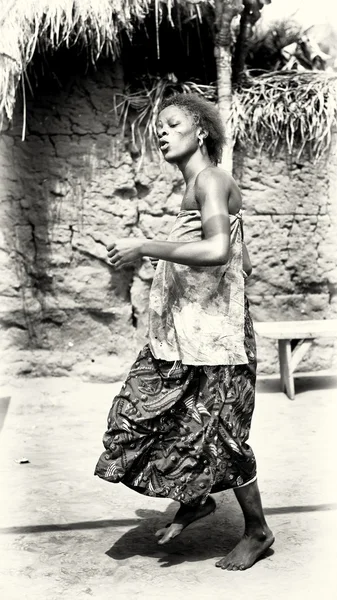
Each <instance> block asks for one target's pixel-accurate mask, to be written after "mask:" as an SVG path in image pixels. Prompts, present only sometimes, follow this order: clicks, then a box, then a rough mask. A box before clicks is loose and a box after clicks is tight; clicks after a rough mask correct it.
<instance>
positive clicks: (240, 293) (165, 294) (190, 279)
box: [149, 209, 248, 366]
mask: <svg viewBox="0 0 337 600" xmlns="http://www.w3.org/2000/svg"><path fill="white" fill-rule="evenodd" d="M230 223H231V241H230V257H229V260H228V262H227V263H226V264H224V265H220V266H210V267H190V266H187V265H180V264H177V263H174V262H169V261H164V260H159V261H158V265H157V268H156V271H155V275H154V279H153V283H152V287H151V292H150V302H149V344H150V348H151V351H152V353H153V355H154V356H155V357H156V358H162V359H164V360H167V361H178V360H179V361H181V362H182V363H183V364H186V365H199V366H201V365H240V364H245V363H247V362H248V359H247V355H246V352H245V349H244V273H243V269H242V241H243V240H242V214H241V211H240V212H239V213H237V214H236V215H230ZM201 239H203V231H202V223H201V213H200V210H197V209H195V210H181V211H180V212H179V214H178V216H177V218H176V221H175V223H174V225H173V228H172V230H171V233H170V235H169V237H168V240H169V241H172V242H195V241H200V240H201Z"/></svg>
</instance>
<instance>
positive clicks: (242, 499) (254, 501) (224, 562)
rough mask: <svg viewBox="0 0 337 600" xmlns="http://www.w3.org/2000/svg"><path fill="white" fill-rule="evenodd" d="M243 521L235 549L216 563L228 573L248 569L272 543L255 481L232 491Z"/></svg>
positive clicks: (270, 532) (271, 536)
mask: <svg viewBox="0 0 337 600" xmlns="http://www.w3.org/2000/svg"><path fill="white" fill-rule="evenodd" d="M234 492H235V495H236V497H237V500H238V502H239V504H240V506H241V509H242V512H243V516H244V519H245V532H244V534H243V537H242V539H241V540H240V542H239V543H238V544H237V546H235V548H234V549H233V550H232V552H230V553H229V554H228V556H225V557H224V558H222V559H221V560H219V561H218V562H217V563H216V566H217V567H221V569H227V570H228V571H238V570H240V571H243V570H245V569H249V567H251V566H252V565H253V564H254V563H255V562H256V561H257V560H258V558H260V557H261V556H262V554H264V553H265V552H266V550H268V548H269V547H270V546H271V545H272V543H273V542H274V536H273V533H272V531H271V530H270V529H269V527H268V525H267V523H266V520H265V517H264V514H263V509H262V504H261V496H260V492H259V488H258V485H257V481H254V482H253V483H250V484H249V485H246V486H243V487H240V488H236V489H235V490H234Z"/></svg>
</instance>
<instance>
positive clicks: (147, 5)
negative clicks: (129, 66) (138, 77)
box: [0, 0, 212, 125]
mask: <svg viewBox="0 0 337 600" xmlns="http://www.w3.org/2000/svg"><path fill="white" fill-rule="evenodd" d="M208 4H212V0H189V2H188V1H187V0H0V125H1V122H2V120H3V117H4V116H5V115H6V116H7V118H8V119H11V117H12V113H13V107H14V102H15V95H16V89H17V86H18V83H19V81H20V78H21V75H22V73H23V72H25V71H26V68H27V66H28V64H29V63H30V61H31V60H32V57H33V55H34V52H35V50H36V48H37V46H38V47H39V48H40V49H42V50H43V49H48V48H52V49H57V48H58V47H59V46H60V45H62V44H67V45H72V44H76V43H79V42H80V43H82V44H85V45H86V46H89V47H90V54H91V57H92V60H93V62H94V61H95V60H97V58H98V57H99V56H100V54H101V52H102V51H104V52H105V53H108V54H109V55H111V56H112V57H113V58H114V57H115V56H116V55H118V53H119V51H120V37H119V36H120V33H121V31H126V32H127V33H129V34H131V33H132V30H133V27H134V26H135V24H137V23H138V24H139V23H141V22H143V21H144V19H145V17H146V16H147V15H148V14H149V12H150V11H151V10H153V11H154V13H155V18H156V22H157V24H158V23H159V21H160V19H161V18H162V14H163V10H165V14H166V15H167V18H168V19H169V20H171V15H172V8H173V7H178V8H181V9H182V10H184V11H187V12H188V13H191V15H199V16H200V10H201V7H202V6H203V5H204V6H205V5H208Z"/></svg>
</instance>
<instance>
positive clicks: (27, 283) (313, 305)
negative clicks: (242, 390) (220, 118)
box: [0, 69, 337, 380]
mask: <svg viewBox="0 0 337 600" xmlns="http://www.w3.org/2000/svg"><path fill="white" fill-rule="evenodd" d="M121 85H122V80H121V74H120V73H119V72H118V69H117V70H116V69H115V70H114V71H111V69H110V70H108V69H102V70H100V71H97V72H96V74H95V75H94V76H90V77H86V78H84V77H82V78H81V77H78V78H76V79H73V80H72V82H71V85H69V86H68V87H67V89H65V90H63V91H61V92H59V93H58V94H57V95H53V96H48V95H47V94H41V95H40V96H39V97H38V98H36V99H35V101H34V104H30V105H29V106H28V121H27V124H28V132H27V138H26V140H25V141H24V142H22V141H21V125H20V122H19V114H18V115H17V117H16V121H15V122H16V123H17V126H16V127H15V128H14V129H12V130H10V131H8V132H6V133H5V134H4V135H3V136H2V137H1V139H0V170H1V184H0V194H1V211H2V215H1V224H2V227H1V243H0V268H1V279H0V295H1V304H0V317H1V324H2V335H1V350H2V353H3V356H4V357H5V361H4V365H3V371H4V373H6V372H8V373H12V374H36V375H38V374H39V375H50V374H54V375H62V374H67V373H77V374H79V375H81V376H83V377H85V376H88V377H98V378H99V379H101V380H103V379H106V380H114V379H119V378H120V377H122V376H123V375H124V374H125V372H126V371H127V369H128V367H129V365H130V363H131V361H132V360H133V359H134V358H135V354H136V352H137V349H139V348H140V346H141V345H142V343H143V341H144V339H145V337H146V326H147V302H148V294H149V289H150V285H151V280H152V276H153V270H152V266H151V265H150V264H149V262H148V261H147V260H144V261H143V262H142V263H140V264H138V265H136V267H135V269H132V268H130V269H125V270H124V271H122V272H117V273H116V272H114V270H113V269H112V267H111V266H110V265H108V263H107V261H106V250H105V246H106V244H107V243H108V242H109V241H110V240H111V239H113V238H114V236H116V235H118V236H123V237H126V236H128V235H145V236H147V237H153V236H156V237H158V238H159V239H160V238H162V239H165V237H166V235H167V233H168V231H169V229H170V226H171V224H172V222H173V220H174V215H175V214H176V212H177V211H178V209H179V205H180V201H181V192H182V189H183V188H182V181H181V179H180V176H179V174H178V173H177V171H175V170H174V169H173V168H171V167H169V166H167V165H164V166H160V165H159V164H158V163H156V162H155V161H150V160H147V161H146V162H144V163H143V165H142V166H141V168H139V164H138V161H137V159H135V158H134V157H133V155H132V153H131V150H132V149H131V147H129V144H128V143H127V142H126V143H125V144H124V143H123V144H121V143H120V142H119V141H118V137H117V133H118V128H117V124H116V122H115V117H114V111H113V110H112V107H113V103H112V96H113V92H114V90H116V88H119V87H120V86H121ZM336 162H337V160H336V153H335V152H333V153H332V154H331V156H330V159H329V161H328V162H327V161H322V163H321V164H320V165H318V166H316V167H314V166H313V165H312V164H310V163H309V162H302V163H301V164H297V165H294V166H293V167H292V168H291V169H289V168H288V166H287V165H286V161H285V160H284V159H282V158H280V157H277V158H275V159H273V160H271V159H270V158H268V157H267V156H266V155H262V156H260V157H257V156H246V157H245V158H243V157H242V156H241V155H239V154H237V155H236V165H235V174H236V177H237V179H238V182H239V184H240V186H241V189H242V192H243V198H244V208H245V223H246V240H247V243H248V246H249V250H250V253H251V257H252V262H253V266H254V274H253V276H252V277H251V278H250V281H249V285H248V294H249V298H250V302H251V308H252V313H253V316H254V317H255V318H256V319H258V320H272V319H275V320H289V319H293V318H294V319H298V318H299V319H308V318H309V319H311V318H313V319H316V318H318V319H320V318H326V317H329V316H332V315H333V314H335V313H336V308H335V306H336V296H335V289H336V282H337V275H336V270H335V264H334V256H335V238H336V227H335V225H334V223H335V218H336ZM332 356H333V349H332V343H331V341H330V340H317V341H316V342H315V347H314V348H313V350H312V351H311V353H310V354H308V355H307V356H306V358H305V359H304V361H303V363H302V366H301V369H316V368H327V367H328V366H329V365H330V364H331V360H332ZM259 361H260V371H261V372H267V373H268V372H273V371H277V353H276V344H275V343H274V342H270V341H269V340H265V339H261V340H259Z"/></svg>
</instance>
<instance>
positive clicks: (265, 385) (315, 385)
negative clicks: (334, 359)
mask: <svg viewBox="0 0 337 600" xmlns="http://www.w3.org/2000/svg"><path fill="white" fill-rule="evenodd" d="M294 380H295V394H296V396H299V395H300V394H304V393H305V392H310V391H311V392H312V391H323V390H332V389H335V388H336V386H337V376H336V375H313V376H306V375H305V374H303V375H297V374H296V373H295V376H294ZM256 391H257V392H258V393H259V394H277V393H280V392H281V383H280V378H279V377H278V376H276V375H275V376H268V377H263V376H261V377H259V378H258V380H257V385H256ZM296 396H295V400H296ZM285 398H286V399H287V397H286V395H285Z"/></svg>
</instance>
